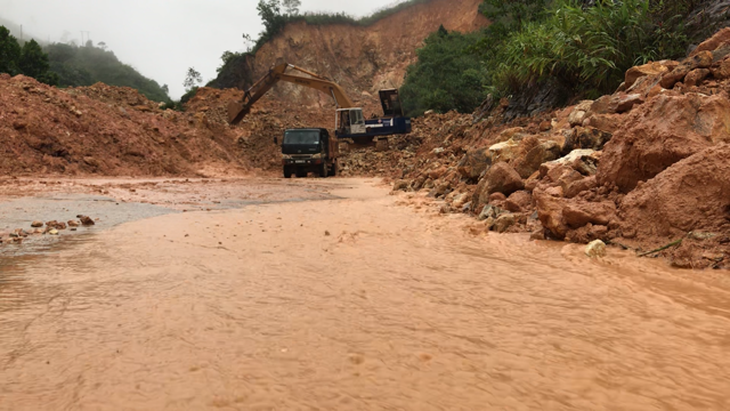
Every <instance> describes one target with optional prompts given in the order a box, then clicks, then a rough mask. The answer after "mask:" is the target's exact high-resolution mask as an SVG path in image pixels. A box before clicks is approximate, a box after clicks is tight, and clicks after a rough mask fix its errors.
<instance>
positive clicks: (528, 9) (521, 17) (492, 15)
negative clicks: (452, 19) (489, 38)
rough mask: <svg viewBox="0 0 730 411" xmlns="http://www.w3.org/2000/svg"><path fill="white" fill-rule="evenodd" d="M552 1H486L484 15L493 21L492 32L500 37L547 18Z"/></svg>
mask: <svg viewBox="0 0 730 411" xmlns="http://www.w3.org/2000/svg"><path fill="white" fill-rule="evenodd" d="M549 3H550V0H484V3H482V5H481V6H480V10H481V12H482V14H484V15H485V16H486V17H487V18H488V19H489V20H491V21H492V24H491V26H490V31H492V32H494V33H495V34H497V36H498V37H504V36H506V35H507V34H509V33H510V32H513V31H519V30H521V29H522V27H523V26H524V25H525V24H526V23H529V22H531V21H536V20H541V19H542V18H543V17H544V16H545V11H546V7H547V6H548V4H549Z"/></svg>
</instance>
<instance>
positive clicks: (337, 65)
mask: <svg viewBox="0 0 730 411" xmlns="http://www.w3.org/2000/svg"><path fill="white" fill-rule="evenodd" d="M481 3H482V0H457V1H454V0H432V1H431V2H428V3H424V4H419V5H415V6H413V7H410V8H407V9H405V10H402V11H400V12H398V13H396V14H393V15H391V16H388V17H386V18H384V19H382V20H380V21H378V22H376V23H374V24H372V25H370V26H367V27H363V26H356V25H347V24H332V25H309V24H307V23H306V22H297V23H293V24H290V25H288V26H287V27H286V28H285V29H284V30H283V31H282V32H281V33H280V34H279V35H278V36H276V37H275V38H274V39H273V40H272V41H270V42H268V43H266V44H265V45H264V46H263V47H261V48H260V49H259V50H258V52H257V53H256V56H255V59H254V60H253V61H248V62H246V63H247V64H240V65H236V67H235V69H233V71H235V72H234V73H230V72H222V73H221V75H220V76H219V78H218V82H217V84H216V85H217V86H219V87H222V88H226V87H244V86H247V85H244V84H243V83H245V81H244V80H245V79H252V80H256V79H258V78H260V77H261V76H263V75H264V74H265V73H266V71H267V70H268V69H269V67H271V66H272V65H274V64H276V63H277V62H281V61H286V62H288V63H290V64H294V65H297V66H300V67H303V68H305V69H307V70H310V71H313V72H315V73H317V74H319V75H321V76H324V77H326V78H328V79H331V80H332V81H335V82H337V83H338V84H340V85H341V86H343V87H344V88H345V90H346V91H347V92H348V94H349V95H350V98H352V99H353V100H354V101H355V102H356V103H359V104H361V105H363V106H364V107H373V108H374V107H375V106H376V104H377V97H376V96H377V91H378V90H380V89H383V88H394V87H400V86H401V85H402V84H403V78H404V76H405V72H406V68H407V67H408V65H409V64H412V63H414V62H415V61H416V49H417V48H419V47H420V46H421V45H422V43H423V40H424V39H425V38H426V37H427V36H428V35H429V34H430V33H432V32H434V31H436V30H437V29H438V28H439V25H443V26H444V27H445V28H446V29H447V30H449V31H460V32H469V31H474V30H477V29H479V28H482V27H486V26H487V25H488V21H487V19H486V18H485V17H484V16H483V15H481V14H480V13H479V12H478V8H479V4H481ZM231 79H238V81H237V82H235V83H234V82H232V81H231ZM270 93H272V94H273V95H274V96H276V98H277V99H282V100H284V101H291V102H293V103H295V104H297V105H307V106H323V107H330V106H332V102H331V98H330V97H328V96H325V95H320V94H319V93H318V92H316V91H312V90H308V89H305V88H302V87H298V86H293V85H289V84H279V85H277V86H276V87H275V88H274V90H272V91H271V92H270Z"/></svg>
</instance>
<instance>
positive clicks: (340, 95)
mask: <svg viewBox="0 0 730 411" xmlns="http://www.w3.org/2000/svg"><path fill="white" fill-rule="evenodd" d="M279 81H286V82H290V83H294V84H298V85H301V86H304V87H309V88H313V89H315V90H319V91H321V92H323V93H325V94H327V95H329V96H332V98H333V99H334V101H335V105H336V115H335V137H336V138H337V139H338V140H341V141H347V142H352V143H357V144H373V143H374V144H376V145H378V146H379V147H381V148H384V147H385V146H386V145H387V136H389V135H393V134H406V133H410V132H411V119H410V118H408V117H405V116H403V108H402V106H401V102H400V97H399V95H398V90H397V89H387V90H380V91H379V93H378V94H379V97H380V103H381V106H382V107H383V117H380V118H374V119H365V117H364V116H363V113H362V108H360V107H355V104H354V103H353V102H352V100H350V98H349V97H348V96H347V94H346V93H345V91H344V90H343V89H342V87H340V86H339V85H338V84H336V83H334V82H332V81H329V80H327V79H325V78H324V77H320V76H318V75H317V74H315V73H312V72H311V71H307V70H305V69H303V68H300V67H297V66H294V65H292V64H288V63H282V64H279V65H276V66H274V67H272V68H271V69H270V70H269V72H268V73H267V74H266V75H265V76H263V77H262V78H261V79H259V80H258V81H257V82H256V83H254V84H253V85H252V86H251V87H250V88H248V89H247V90H245V92H244V95H243V99H242V100H241V101H233V102H231V103H229V105H228V121H229V123H231V124H238V123H239V122H240V121H241V120H243V118H244V117H245V116H246V115H247V114H248V113H249V112H250V111H251V107H252V106H253V105H254V104H255V103H256V102H257V101H258V100H259V99H260V98H261V97H263V96H264V94H266V92H267V91H269V90H270V89H271V88H272V87H273V86H274V85H275V84H276V83H277V82H279Z"/></svg>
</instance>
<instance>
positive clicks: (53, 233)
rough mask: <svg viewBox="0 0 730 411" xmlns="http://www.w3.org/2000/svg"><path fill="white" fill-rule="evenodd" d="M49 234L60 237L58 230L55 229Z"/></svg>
mask: <svg viewBox="0 0 730 411" xmlns="http://www.w3.org/2000/svg"><path fill="white" fill-rule="evenodd" d="M48 234H50V235H58V230H56V229H55V228H54V229H52V230H51V231H49V232H48Z"/></svg>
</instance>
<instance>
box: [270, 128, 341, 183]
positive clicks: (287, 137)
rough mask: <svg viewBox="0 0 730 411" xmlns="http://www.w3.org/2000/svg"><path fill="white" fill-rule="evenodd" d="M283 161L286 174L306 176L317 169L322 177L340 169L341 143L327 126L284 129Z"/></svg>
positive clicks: (289, 176) (285, 175)
mask: <svg viewBox="0 0 730 411" xmlns="http://www.w3.org/2000/svg"><path fill="white" fill-rule="evenodd" d="M281 157H282V159H281V163H282V167H283V171H284V177H285V178H291V176H292V174H294V175H296V176H297V177H306V176H307V173H309V172H313V173H315V174H317V175H319V176H320V177H327V176H334V175H335V174H336V173H337V157H338V145H337V142H336V140H335V139H334V138H331V137H330V134H329V132H328V131H327V129H324V128H292V129H287V130H286V131H284V139H283V140H282V143H281Z"/></svg>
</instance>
